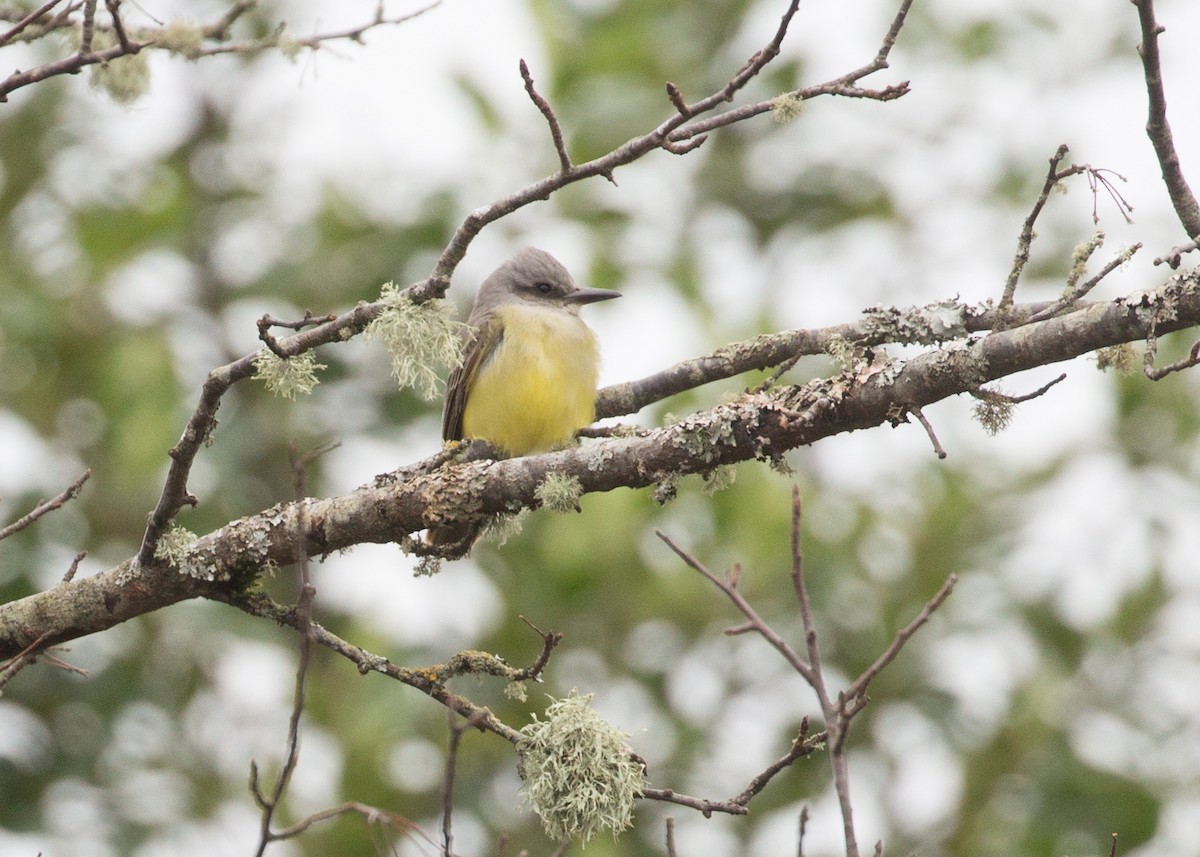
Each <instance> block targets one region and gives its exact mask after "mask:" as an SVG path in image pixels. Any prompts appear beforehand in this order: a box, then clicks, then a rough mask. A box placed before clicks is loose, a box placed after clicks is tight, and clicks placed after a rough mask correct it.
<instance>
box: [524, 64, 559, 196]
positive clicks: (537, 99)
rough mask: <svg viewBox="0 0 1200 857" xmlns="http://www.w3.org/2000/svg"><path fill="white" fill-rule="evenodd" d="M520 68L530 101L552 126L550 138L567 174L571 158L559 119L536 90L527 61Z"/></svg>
mask: <svg viewBox="0 0 1200 857" xmlns="http://www.w3.org/2000/svg"><path fill="white" fill-rule="evenodd" d="M520 68H521V79H522V80H523V81H525V91H526V92H527V93H529V100H530V101H532V102H533V104H534V106H535V107H537V109H538V110H540V111H541V112H542V115H543V116H545V117H546V124H547V125H549V126H550V138H551V139H552V140H553V141H554V151H556V152H558V162H559V164H560V165H561V166H562V169H563V171H564V172H566V171H567V170H569V169H571V156H570V155H568V154H567V144H566V143H565V142H563V132H562V126H561V125H559V124H558V117H557V116H555V115H554V108H553V107H551V106H550V102H549V101H547V100H546V99H545V98H544V97H543V96H542V94H541V93H539V92H538V91H537V90H536V89H534V87H533V75H531V74H530V73H529V66H528V65H527V64H526V62H525V60H521V63H520Z"/></svg>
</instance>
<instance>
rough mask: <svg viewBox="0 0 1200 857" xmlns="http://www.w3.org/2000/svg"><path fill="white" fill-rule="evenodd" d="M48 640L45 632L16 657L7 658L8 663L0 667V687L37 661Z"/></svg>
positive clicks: (48, 636) (48, 635) (47, 634)
mask: <svg viewBox="0 0 1200 857" xmlns="http://www.w3.org/2000/svg"><path fill="white" fill-rule="evenodd" d="M49 638H50V633H49V632H48V631H47V632H46V633H44V634H42V635H41V636H40V637H38V638H37V639H36V640H34V641H33V642H32V643H30V644H29V645H28V646H26V647H25V648H24V649H22V650H21V652H20V653H19V654H18V655H16V656H15V657H12V658H9V660H8V662H7V663H6V664H4V666H3V667H0V687H4V686H5V685H6V684H8V683H9V681H10V680H11V679H12V677H13V676H15V675H16V674H17V673H19V672H20V671H21V670H23V669H24V668H25V667H27V666H29V664H31V663H33V662H34V661H35V660H37V656H38V655H39V654H40V653H41V651H42V646H43V645H44V644H45V642H46V640H48V639H49Z"/></svg>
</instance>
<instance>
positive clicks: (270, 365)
mask: <svg viewBox="0 0 1200 857" xmlns="http://www.w3.org/2000/svg"><path fill="white" fill-rule="evenodd" d="M324 368H326V367H325V364H324V363H318V362H317V358H316V357H315V356H314V355H313V353H312V352H311V351H305V352H304V353H303V354H297V355H296V356H295V357H288V358H287V359H284V358H282V357H280V356H279V355H278V354H276V353H275V352H273V351H270V350H269V349H266V348H264V349H262V350H261V351H259V352H258V353H257V354H255V355H254V380H256V381H262V382H264V383H265V384H266V385H267V389H268V390H270V391H271V392H272V393H274V394H275V395H277V396H283V397H284V398H285V399H295V398H296V396H297V395H298V394H301V393H303V394H305V395H307V394H309V393H311V392H312V391H313V388H314V387H316V386H317V384H319V383H320V379H318V378H317V372H318V371H320V370H321V369H324Z"/></svg>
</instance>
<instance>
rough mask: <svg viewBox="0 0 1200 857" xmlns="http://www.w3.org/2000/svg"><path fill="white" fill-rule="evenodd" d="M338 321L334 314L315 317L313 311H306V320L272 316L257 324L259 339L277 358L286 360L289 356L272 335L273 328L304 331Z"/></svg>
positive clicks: (262, 319) (260, 320) (265, 316)
mask: <svg viewBox="0 0 1200 857" xmlns="http://www.w3.org/2000/svg"><path fill="white" fill-rule="evenodd" d="M336 320H337V316H336V315H333V314H332V313H331V314H329V315H323V316H319V317H318V316H314V315H313V314H312V312H311V311H309V310H305V311H304V318H301V319H298V320H296V321H283V320H282V319H278V318H274V317H272V316H270V315H264V316H263V317H262V318H260V319H259V320H258V321H257V322H256V324H257V326H258V338H259V339H261V340H262V341H263V343H264V344H265V345H266V346H267V348H269V349H271V352H272V353H273V354H274V355H275V356H276V357H281V358H283V359H285V360H286V359H287V358H288V357H289V355H288V354H286V353H285V352H284V350H283V348H282V347H281V346H280V345H279V340H278V339H276V338H275V337H274V336H272V335H271V328H272V327H284V328H287V329H289V330H303V329H304V328H306V327H315V326H316V325H319V324H328V323H329V322H331V321H336Z"/></svg>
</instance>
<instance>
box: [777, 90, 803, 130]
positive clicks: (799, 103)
mask: <svg viewBox="0 0 1200 857" xmlns="http://www.w3.org/2000/svg"><path fill="white" fill-rule="evenodd" d="M803 112H804V98H803V97H802V96H801V95H800V94H799V93H797V92H785V93H783V95H777V96H776V97H775V98H773V99H771V117H772V118H773V119H774V120H775V121H776V122H778V123H779V124H780V125H787V124H788V123H789V122H793V121H795V119H796V117H798V116H799V115H800V114H801V113H803Z"/></svg>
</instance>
